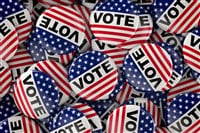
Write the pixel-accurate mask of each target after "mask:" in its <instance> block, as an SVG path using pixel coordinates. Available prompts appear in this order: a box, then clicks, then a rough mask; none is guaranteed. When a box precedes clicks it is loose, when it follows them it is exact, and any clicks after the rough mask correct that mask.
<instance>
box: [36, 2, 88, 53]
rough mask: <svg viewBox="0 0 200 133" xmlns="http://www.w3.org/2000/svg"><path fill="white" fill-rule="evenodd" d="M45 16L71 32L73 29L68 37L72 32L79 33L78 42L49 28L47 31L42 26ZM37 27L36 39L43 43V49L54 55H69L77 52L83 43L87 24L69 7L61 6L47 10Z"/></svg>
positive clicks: (41, 16)
mask: <svg viewBox="0 0 200 133" xmlns="http://www.w3.org/2000/svg"><path fill="white" fill-rule="evenodd" d="M44 16H45V17H47V18H51V19H52V21H55V22H58V23H59V24H60V25H64V26H67V27H68V28H69V30H70V29H71V30H70V31H71V33H70V32H69V33H68V34H69V35H68V37H69V36H70V35H72V34H73V32H72V31H77V32H78V33H79V34H77V35H76V36H75V37H78V38H77V40H76V39H71V40H70V39H68V37H64V36H61V35H57V34H56V33H54V32H50V30H48V28H47V29H46V28H44V27H42V26H40V23H42V22H41V21H43V20H42V19H43V17H44ZM52 23H53V22H52ZM36 27H37V28H36V32H37V36H36V37H37V38H38V40H40V41H41V42H42V46H43V48H45V49H46V50H47V51H48V52H50V53H54V54H68V53H70V52H74V51H76V50H77V49H78V48H79V46H80V45H81V43H82V42H83V40H84V36H85V23H84V20H83V18H82V16H81V15H80V14H79V13H78V12H77V11H76V10H74V9H73V8H71V7H69V6H63V5H60V6H56V7H51V8H49V9H48V10H45V11H44V12H43V13H42V15H40V17H39V19H38V21H37V24H36ZM73 38H74V37H73ZM74 40H76V41H74Z"/></svg>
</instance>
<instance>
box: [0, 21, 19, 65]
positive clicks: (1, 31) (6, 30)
mask: <svg viewBox="0 0 200 133" xmlns="http://www.w3.org/2000/svg"><path fill="white" fill-rule="evenodd" d="M0 21H1V22H0V26H1V27H0V58H1V59H3V60H5V61H8V60H10V59H11V58H12V57H13V56H14V55H15V53H16V51H17V48H18V45H19V39H18V34H17V31H16V29H15V27H14V26H13V25H12V23H11V22H10V21H9V20H8V19H3V18H2V20H0Z"/></svg>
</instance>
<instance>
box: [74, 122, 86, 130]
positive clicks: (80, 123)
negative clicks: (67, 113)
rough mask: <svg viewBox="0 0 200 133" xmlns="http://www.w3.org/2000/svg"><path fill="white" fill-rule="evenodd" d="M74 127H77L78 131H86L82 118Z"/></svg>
mask: <svg viewBox="0 0 200 133" xmlns="http://www.w3.org/2000/svg"><path fill="white" fill-rule="evenodd" d="M74 127H75V128H76V130H77V132H78V133H79V132H82V131H84V130H85V129H86V128H85V127H84V125H83V122H82V121H81V120H79V121H77V122H75V123H74Z"/></svg>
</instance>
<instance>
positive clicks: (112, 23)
mask: <svg viewBox="0 0 200 133" xmlns="http://www.w3.org/2000/svg"><path fill="white" fill-rule="evenodd" d="M136 14H137V6H136V5H135V4H134V3H132V2H131V1H129V0H123V1H113V0H107V1H106V2H104V3H103V4H102V5H100V6H97V7H96V8H95V10H93V11H92V12H91V15H90V27H91V31H92V33H93V34H94V36H95V37H96V38H97V39H98V40H100V41H102V42H105V43H108V44H113V45H118V44H121V43H123V42H125V41H127V40H129V39H130V38H131V37H132V36H133V35H134V34H135V33H136V30H137V28H138V24H139V17H138V16H137V15H136Z"/></svg>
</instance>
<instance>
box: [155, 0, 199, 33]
mask: <svg viewBox="0 0 200 133" xmlns="http://www.w3.org/2000/svg"><path fill="white" fill-rule="evenodd" d="M151 11H152V17H153V18H154V21H155V22H156V24H157V25H158V26H159V27H160V28H161V29H163V30H165V31H167V32H170V33H175V34H181V33H185V32H187V31H189V30H190V29H192V28H193V27H194V26H196V25H197V24H198V21H199V15H200V14H199V12H200V3H199V1H198V0H182V1H180V0H166V1H163V0H155V1H154V3H153V5H152V10H151Z"/></svg>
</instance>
